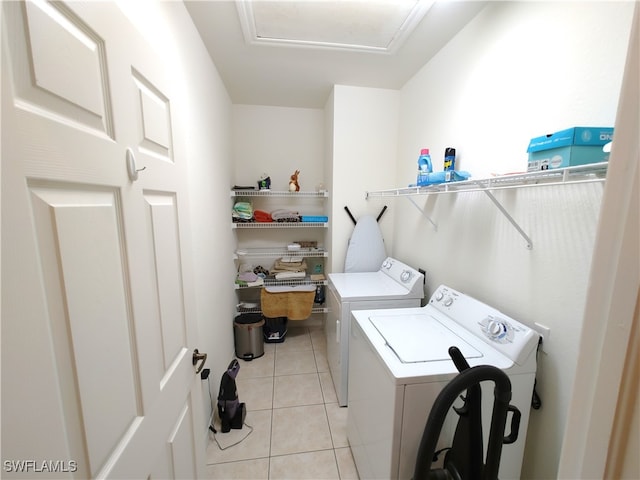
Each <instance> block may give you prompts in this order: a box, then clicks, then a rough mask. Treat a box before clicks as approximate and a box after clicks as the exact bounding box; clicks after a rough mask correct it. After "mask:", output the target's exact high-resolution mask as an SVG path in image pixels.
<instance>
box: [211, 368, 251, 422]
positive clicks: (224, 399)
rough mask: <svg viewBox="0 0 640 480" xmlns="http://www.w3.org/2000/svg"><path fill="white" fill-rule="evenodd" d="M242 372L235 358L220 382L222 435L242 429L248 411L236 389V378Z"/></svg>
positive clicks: (219, 412) (219, 404)
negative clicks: (232, 430)
mask: <svg viewBox="0 0 640 480" xmlns="http://www.w3.org/2000/svg"><path fill="white" fill-rule="evenodd" d="M239 371H240V364H239V363H238V360H236V359H235V358H234V359H233V360H232V361H231V363H230V364H229V366H228V367H227V371H226V372H224V374H222V379H221V380H220V390H219V391H218V415H219V416H220V424H221V430H222V433H227V432H229V431H230V430H231V429H232V428H234V429H238V430H240V429H242V425H243V424H244V419H245V417H246V415H247V409H246V407H245V404H244V403H240V400H238V390H237V388H236V377H237V376H238V372H239Z"/></svg>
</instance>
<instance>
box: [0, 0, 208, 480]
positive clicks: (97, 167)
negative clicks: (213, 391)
mask: <svg viewBox="0 0 640 480" xmlns="http://www.w3.org/2000/svg"><path fill="white" fill-rule="evenodd" d="M2 9H3V11H2V470H3V471H2V476H3V478H11V477H20V478H29V477H37V478H127V479H134V478H135V479H143V478H198V477H200V476H202V472H203V466H204V460H203V459H204V457H203V455H204V445H203V443H204V441H205V439H204V438H202V437H203V433H202V432H203V431H204V429H205V427H204V424H203V422H206V419H203V418H202V417H203V415H202V411H203V410H202V408H201V405H200V403H201V398H202V396H201V391H200V388H201V380H200V377H199V375H197V374H196V370H195V367H194V365H193V361H192V360H193V358H192V357H193V351H194V348H196V347H197V344H196V340H197V339H196V335H197V332H196V331H195V312H194V306H193V299H192V297H191V293H190V292H192V291H193V288H192V285H191V283H190V282H191V278H192V274H191V271H190V269H189V265H190V262H191V260H190V258H189V257H188V255H189V250H188V235H187V234H188V225H187V218H188V205H187V199H186V184H185V179H186V172H185V168H186V164H185V163H186V159H185V158H183V157H182V156H181V155H180V154H178V153H176V151H175V149H174V132H173V129H172V124H173V123H174V122H175V121H176V119H175V118H172V109H171V99H172V89H173V88H175V85H172V83H171V78H172V77H171V74H170V69H171V68H172V65H164V64H163V62H162V61H160V60H158V59H156V58H155V57H154V53H153V51H152V49H151V48H149V46H148V45H146V44H145V43H144V41H143V40H142V38H141V37H139V34H138V33H137V32H136V31H135V29H134V28H133V27H132V26H131V24H130V23H129V22H128V20H126V18H125V17H124V16H123V15H122V13H121V12H120V11H119V10H118V8H117V7H116V6H115V4H114V3H113V2H95V3H94V2H81V3H69V4H63V3H49V2H44V1H43V2H41V1H29V2H26V3H24V2H3V4H2ZM128 157H130V158H132V159H135V166H134V168H133V169H132V170H140V171H138V172H137V175H138V178H137V180H135V181H134V180H131V179H130V176H129V174H128V171H127V158H128ZM132 166H133V163H132Z"/></svg>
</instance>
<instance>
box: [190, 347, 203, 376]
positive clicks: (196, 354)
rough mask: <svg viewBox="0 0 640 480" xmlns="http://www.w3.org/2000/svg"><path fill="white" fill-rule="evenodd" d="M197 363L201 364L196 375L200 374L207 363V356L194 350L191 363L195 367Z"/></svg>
mask: <svg viewBox="0 0 640 480" xmlns="http://www.w3.org/2000/svg"><path fill="white" fill-rule="evenodd" d="M199 361H202V363H201V364H200V366H199V367H198V368H197V369H196V373H200V372H201V371H202V368H203V367H204V364H205V362H206V361H207V354H206V353H200V352H199V351H198V349H197V348H196V349H195V350H194V351H193V357H192V362H193V365H194V366H195V365H196V364H197V363H198V362H199Z"/></svg>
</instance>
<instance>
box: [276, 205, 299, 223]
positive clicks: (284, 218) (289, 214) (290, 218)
mask: <svg viewBox="0 0 640 480" xmlns="http://www.w3.org/2000/svg"><path fill="white" fill-rule="evenodd" d="M271 218H273V220H274V221H276V222H299V221H300V214H299V213H298V212H294V211H291V210H286V209H282V208H281V209H278V210H274V211H273V212H271Z"/></svg>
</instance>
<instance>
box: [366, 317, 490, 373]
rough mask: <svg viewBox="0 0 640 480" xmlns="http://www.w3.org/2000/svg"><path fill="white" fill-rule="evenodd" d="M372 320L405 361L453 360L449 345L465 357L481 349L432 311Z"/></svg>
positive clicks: (480, 355)
mask: <svg viewBox="0 0 640 480" xmlns="http://www.w3.org/2000/svg"><path fill="white" fill-rule="evenodd" d="M369 321H370V322H371V323H372V324H373V326H374V327H375V328H376V330H378V332H379V333H380V335H382V337H383V338H384V340H385V342H386V344H387V345H388V346H389V348H391V350H393V352H394V353H395V354H396V356H397V357H398V359H399V360H400V361H401V362H402V363H418V362H438V361H443V360H451V357H450V356H449V347H452V346H456V347H458V349H459V350H460V351H461V352H462V354H463V355H464V357H465V358H467V359H468V358H480V357H482V353H480V352H479V351H478V350H476V349H475V348H473V347H472V346H471V345H469V343H467V342H466V341H465V340H463V339H462V338H460V337H459V336H458V335H456V334H455V333H454V332H453V331H452V330H450V329H449V328H447V327H446V326H445V325H443V324H442V323H441V322H440V321H438V319H437V318H436V317H434V316H433V315H428V314H422V313H416V314H406V315H376V316H371V317H369Z"/></svg>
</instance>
